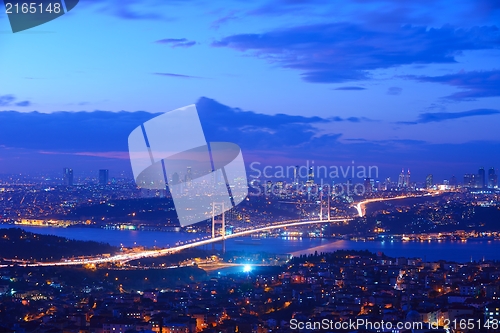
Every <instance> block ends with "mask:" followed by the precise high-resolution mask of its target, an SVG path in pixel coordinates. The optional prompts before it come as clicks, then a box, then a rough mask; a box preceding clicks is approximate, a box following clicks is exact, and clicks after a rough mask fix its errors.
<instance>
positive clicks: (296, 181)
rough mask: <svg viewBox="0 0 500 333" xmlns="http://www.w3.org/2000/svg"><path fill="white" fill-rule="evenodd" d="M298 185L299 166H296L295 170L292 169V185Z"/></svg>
mask: <svg viewBox="0 0 500 333" xmlns="http://www.w3.org/2000/svg"><path fill="white" fill-rule="evenodd" d="M298 184H299V166H298V165H296V166H295V168H293V185H298Z"/></svg>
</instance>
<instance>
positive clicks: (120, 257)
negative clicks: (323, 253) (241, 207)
mask: <svg viewBox="0 0 500 333" xmlns="http://www.w3.org/2000/svg"><path fill="white" fill-rule="evenodd" d="M350 220H352V218H335V219H330V220H307V221H300V220H296V221H293V222H291V221H286V222H280V223H277V224H273V225H268V226H265V227H259V228H255V229H248V230H243V231H239V232H236V233H233V234H230V235H226V236H224V237H223V236H217V237H214V238H209V239H204V240H200V241H196V242H191V243H188V244H183V245H179V246H175V247H171V248H167V249H159V250H146V251H142V252H135V253H125V254H117V255H114V256H110V257H107V258H94V259H73V260H61V261H56V262H38V263H23V264H20V263H19V262H17V263H18V264H19V265H21V266H25V267H46V266H75V265H92V264H94V265H97V264H104V263H112V262H121V263H124V262H128V261H133V260H139V259H144V258H155V257H162V256H164V255H168V254H172V253H175V252H179V251H182V250H186V249H190V248H193V247H198V246H203V245H207V244H212V243H216V242H220V241H222V240H224V239H230V238H236V237H241V236H246V235H250V234H253V233H257V232H262V231H267V230H273V229H280V228H287V227H294V226H300V225H308V224H318V223H335V222H344V221H350ZM9 266H11V265H0V268H4V267H9Z"/></svg>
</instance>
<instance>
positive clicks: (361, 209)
mask: <svg viewBox="0 0 500 333" xmlns="http://www.w3.org/2000/svg"><path fill="white" fill-rule="evenodd" d="M435 194H436V193H425V194H421V195H411V196H408V195H400V196H397V197H392V198H374V199H366V200H363V201H360V202H358V203H357V204H356V205H355V206H354V207H355V208H356V210H357V211H358V216H359V217H363V216H365V214H366V207H365V206H366V205H367V204H369V203H372V202H380V201H389V200H400V199H410V198H421V197H425V196H429V195H435Z"/></svg>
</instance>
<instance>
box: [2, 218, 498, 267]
mask: <svg viewBox="0 0 500 333" xmlns="http://www.w3.org/2000/svg"><path fill="white" fill-rule="evenodd" d="M11 227H13V226H10V225H0V228H11ZM22 229H24V230H26V231H30V232H34V233H39V234H50V235H56V236H61V237H66V238H70V239H77V240H94V241H99V242H106V243H109V244H111V245H116V246H120V245H121V244H123V246H134V245H143V246H147V247H152V246H158V247H164V246H167V245H170V246H173V245H174V244H175V243H176V242H178V241H186V240H190V239H194V238H198V237H199V238H201V237H203V236H206V235H205V234H188V233H179V232H157V231H137V230H106V229H97V228H50V227H22ZM216 246H218V247H220V245H216ZM340 249H345V250H369V251H371V252H383V253H385V254H386V255H388V256H392V257H400V256H403V257H420V258H422V259H426V260H439V259H445V260H449V261H458V262H466V261H470V260H475V261H478V260H482V259H486V260H490V259H493V260H500V241H498V240H490V241H486V240H485V241H466V242H462V241H439V242H438V241H433V242H399V241H396V242H390V241H385V242H380V241H373V242H356V241H349V240H334V239H318V238H262V239H258V240H255V239H252V238H250V237H241V238H233V239H229V240H227V241H226V250H228V251H245V252H250V253H255V252H270V253H280V254H284V253H292V254H294V255H299V254H302V253H314V251H318V252H332V251H335V250H340Z"/></svg>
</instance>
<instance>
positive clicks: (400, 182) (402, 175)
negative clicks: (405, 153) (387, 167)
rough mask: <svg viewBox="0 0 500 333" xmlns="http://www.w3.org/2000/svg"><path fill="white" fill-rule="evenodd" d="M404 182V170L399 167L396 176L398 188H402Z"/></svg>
mask: <svg viewBox="0 0 500 333" xmlns="http://www.w3.org/2000/svg"><path fill="white" fill-rule="evenodd" d="M404 184H405V171H404V169H401V173H400V174H399V178H398V188H403V187H404Z"/></svg>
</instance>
